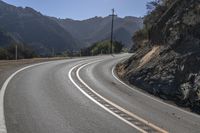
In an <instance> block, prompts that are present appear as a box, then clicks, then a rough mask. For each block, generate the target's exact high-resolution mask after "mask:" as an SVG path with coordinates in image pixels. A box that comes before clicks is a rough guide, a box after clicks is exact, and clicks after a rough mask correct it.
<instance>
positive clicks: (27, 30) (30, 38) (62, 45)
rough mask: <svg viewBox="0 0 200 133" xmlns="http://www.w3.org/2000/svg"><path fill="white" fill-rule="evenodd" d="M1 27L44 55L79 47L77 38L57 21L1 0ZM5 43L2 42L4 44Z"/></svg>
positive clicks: (27, 8) (30, 9)
mask: <svg viewBox="0 0 200 133" xmlns="http://www.w3.org/2000/svg"><path fill="white" fill-rule="evenodd" d="M0 28H2V29H3V30H5V31H7V32H9V33H10V35H11V36H12V37H13V38H14V39H15V40H16V41H18V42H23V43H26V44H28V45H30V46H32V47H34V49H35V50H36V51H37V52H38V53H39V54H42V55H48V54H50V53H51V52H52V49H54V51H55V52H63V51H67V50H72V49H77V48H79V47H78V46H77V42H76V39H74V38H73V37H72V35H71V34H70V33H68V32H67V31H66V30H65V29H63V28H62V27H61V26H60V25H59V24H57V23H56V22H55V21H53V20H51V19H49V17H46V16H44V15H42V14H41V13H39V12H37V11H35V10H33V9H32V8H29V7H26V8H21V7H15V6H12V5H9V4H7V3H5V2H3V1H1V0H0ZM2 45H4V44H0V46H2Z"/></svg>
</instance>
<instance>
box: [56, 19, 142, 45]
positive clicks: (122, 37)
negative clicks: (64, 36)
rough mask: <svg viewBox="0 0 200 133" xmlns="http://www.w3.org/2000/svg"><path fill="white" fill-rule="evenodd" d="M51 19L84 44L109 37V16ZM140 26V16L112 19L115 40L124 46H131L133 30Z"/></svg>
mask: <svg viewBox="0 0 200 133" xmlns="http://www.w3.org/2000/svg"><path fill="white" fill-rule="evenodd" d="M52 19H53V20H55V21H56V22H57V23H58V24H60V25H61V26H62V27H63V28H65V29H66V30H67V31H69V32H70V33H71V34H72V35H73V36H76V37H77V38H79V42H81V43H82V42H84V43H85V44H86V46H88V45H91V44H93V43H95V42H98V41H101V40H106V39H109V38H110V30H111V17H110V16H108V17H94V18H91V19H87V20H83V21H78V20H71V19H56V18H52ZM142 26H143V20H142V18H136V17H125V18H120V17H116V18H115V21H114V38H115V40H116V41H119V42H122V43H124V45H125V46H126V47H131V45H132V44H133V43H132V39H131V36H132V35H133V33H134V32H135V31H137V30H139V29H141V28H142Z"/></svg>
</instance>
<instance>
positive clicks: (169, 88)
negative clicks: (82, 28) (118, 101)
mask: <svg viewBox="0 0 200 133" xmlns="http://www.w3.org/2000/svg"><path fill="white" fill-rule="evenodd" d="M175 2H179V4H174V5H173V6H176V7H173V12H171V13H164V14H163V15H166V14H167V15H168V16H167V18H168V19H165V21H163V20H159V21H162V24H158V25H157V27H156V25H155V27H156V28H155V27H153V28H152V29H151V30H152V31H150V33H151V35H150V38H149V42H148V43H147V44H146V45H145V46H144V47H142V48H139V49H137V50H136V52H135V54H134V55H133V56H132V57H131V58H130V59H128V60H127V61H125V62H123V63H121V64H119V65H118V67H117V71H118V74H119V76H120V77H121V78H124V79H126V80H128V81H129V82H130V83H131V84H134V85H136V86H139V87H140V88H142V89H144V90H146V91H148V92H150V93H152V94H154V95H158V96H160V97H162V98H164V99H170V100H174V101H175V102H176V103H177V104H179V105H182V106H186V107H190V108H191V109H192V110H193V111H196V112H200V1H199V0H177V1H175ZM168 11H170V10H168ZM166 12H167V11H166ZM161 18H165V16H162V17H161ZM157 29H159V32H158V30H157ZM156 36H159V37H158V38H156Z"/></svg>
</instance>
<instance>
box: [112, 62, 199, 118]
mask: <svg viewBox="0 0 200 133" xmlns="http://www.w3.org/2000/svg"><path fill="white" fill-rule="evenodd" d="M115 67H116V66H113V68H112V75H113V77H114V78H115V79H116V80H117V81H119V82H120V83H121V84H123V85H124V86H126V87H127V88H129V89H131V90H133V91H135V92H137V93H139V94H141V95H143V96H146V97H148V98H150V99H152V100H154V101H156V102H159V103H161V104H164V105H166V106H168V107H171V108H173V109H176V110H179V111H181V112H183V113H186V114H189V115H192V116H194V117H197V118H200V115H197V114H195V113H192V112H188V111H185V110H183V109H181V108H179V107H176V106H174V105H171V104H168V103H165V102H163V101H161V100H159V99H156V98H154V97H152V96H150V95H148V94H145V93H143V92H141V91H139V90H137V89H134V88H133V87H131V86H130V85H128V84H126V83H124V82H123V81H122V80H120V79H119V78H118V77H117V76H116V75H115V72H114V70H115Z"/></svg>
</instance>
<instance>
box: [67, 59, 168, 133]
mask: <svg viewBox="0 0 200 133" xmlns="http://www.w3.org/2000/svg"><path fill="white" fill-rule="evenodd" d="M100 61H102V60H98V61H94V62H90V63H86V64H84V65H83V64H79V65H76V66H74V67H73V68H72V69H71V70H70V71H69V73H68V77H69V79H70V80H71V82H72V83H73V84H74V85H75V86H76V87H77V88H78V89H79V90H80V91H81V92H82V93H83V94H84V95H85V96H86V97H88V98H89V99H90V100H92V101H93V102H94V103H96V104H97V105H99V106H100V107H102V108H103V109H104V110H106V111H108V112H109V113H111V114H112V115H114V116H115V117H117V118H118V119H120V120H122V121H123V122H125V123H126V124H128V125H130V126H132V127H133V128H135V129H137V130H138V131H140V132H142V133H149V132H152V133H155V132H156V133H168V132H167V131H165V130H164V129H161V128H159V127H157V126H155V125H154V124H152V123H150V122H148V121H146V120H144V119H142V118H140V117H139V116H137V115H135V114H133V113H131V112H129V111H127V110H126V109H124V108H122V107H120V106H118V105H116V104H115V103H113V102H111V101H109V100H108V99H106V98H104V97H103V96H101V95H100V94H98V93H97V92H96V91H94V90H93V89H92V88H91V87H90V86H88V85H87V84H86V83H85V82H84V81H83V80H82V79H81V78H80V75H79V72H80V70H81V69H83V68H84V67H86V66H87V65H90V64H92V63H95V62H100ZM79 66H80V67H79ZM78 67H79V68H78ZM77 68H78V69H77ZM76 69H77V70H76ZM74 70H75V71H76V72H75V75H76V77H77V79H78V80H77V82H80V83H81V84H82V85H83V86H85V87H83V86H82V85H80V84H79V85H78V83H76V82H75V80H74V79H73V78H72V72H73V71H74Z"/></svg>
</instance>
